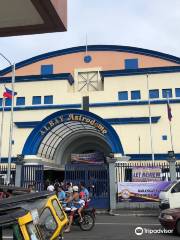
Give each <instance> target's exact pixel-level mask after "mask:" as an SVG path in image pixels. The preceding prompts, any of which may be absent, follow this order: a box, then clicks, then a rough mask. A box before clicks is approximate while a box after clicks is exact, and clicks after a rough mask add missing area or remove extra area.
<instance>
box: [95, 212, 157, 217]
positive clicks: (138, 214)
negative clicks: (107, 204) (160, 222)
mask: <svg viewBox="0 0 180 240" xmlns="http://www.w3.org/2000/svg"><path fill="white" fill-rule="evenodd" d="M96 214H97V215H109V216H122V217H126V216H136V217H158V216H159V214H157V213H127V214H126V213H115V212H112V211H98V210H97V211H96Z"/></svg>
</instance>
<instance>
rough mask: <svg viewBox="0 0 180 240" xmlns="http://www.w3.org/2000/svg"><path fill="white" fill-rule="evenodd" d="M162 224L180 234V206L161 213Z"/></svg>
mask: <svg viewBox="0 0 180 240" xmlns="http://www.w3.org/2000/svg"><path fill="white" fill-rule="evenodd" d="M159 221H160V223H161V225H162V226H163V227H164V228H166V229H171V230H173V231H174V232H175V233H177V234H178V235H180V208H173V209H171V208H169V209H166V210H163V211H162V212H161V213H160V215H159Z"/></svg>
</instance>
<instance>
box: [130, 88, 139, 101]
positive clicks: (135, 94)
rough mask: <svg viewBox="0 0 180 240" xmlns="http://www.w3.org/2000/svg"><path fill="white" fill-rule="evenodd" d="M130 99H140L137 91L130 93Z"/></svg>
mask: <svg viewBox="0 0 180 240" xmlns="http://www.w3.org/2000/svg"><path fill="white" fill-rule="evenodd" d="M131 99H132V100H135V99H141V93H140V91H139V90H136V91H131Z"/></svg>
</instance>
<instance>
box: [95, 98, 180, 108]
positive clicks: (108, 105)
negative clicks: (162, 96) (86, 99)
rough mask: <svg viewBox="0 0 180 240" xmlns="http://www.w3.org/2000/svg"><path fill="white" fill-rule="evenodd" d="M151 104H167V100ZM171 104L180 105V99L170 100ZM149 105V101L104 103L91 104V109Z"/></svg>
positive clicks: (155, 101) (154, 101)
mask: <svg viewBox="0 0 180 240" xmlns="http://www.w3.org/2000/svg"><path fill="white" fill-rule="evenodd" d="M150 102H151V104H167V100H150ZM169 102H170V103H171V104H173V103H180V99H169ZM136 105H139V106H141V105H148V101H144V100H139V101H135V100H132V101H124V102H123V101H122V102H104V103H91V104H90V107H116V106H136Z"/></svg>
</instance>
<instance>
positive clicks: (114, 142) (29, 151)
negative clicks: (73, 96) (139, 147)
mask: <svg viewBox="0 0 180 240" xmlns="http://www.w3.org/2000/svg"><path fill="white" fill-rule="evenodd" d="M69 114H80V115H84V116H87V117H88V118H91V119H92V120H96V121H97V122H99V123H100V124H102V125H103V126H104V127H105V128H106V129H107V133H106V134H105V135H104V138H105V140H106V141H107V143H108V145H109V146H110V147H111V150H112V152H114V153H122V154H123V153H124V152H123V148H122V145H121V142H120V139H119V136H118V134H117V133H116V131H115V130H114V128H113V127H112V126H111V125H110V124H109V123H108V122H107V121H105V120H103V119H102V118H101V117H99V116H97V115H95V114H94V113H91V112H87V111H84V110H78V109H70V110H62V111H58V112H55V113H53V114H51V115H49V116H48V117H46V118H45V119H44V120H42V121H41V122H40V123H39V124H38V125H37V126H36V127H35V128H34V129H33V131H32V132H31V133H30V135H29V137H28V138H27V140H26V142H25V144H24V147H23V151H22V154H23V155H36V154H37V152H38V149H39V146H40V144H41V142H42V140H43V139H44V137H45V136H46V134H48V131H47V133H46V134H45V135H44V136H42V135H41V133H40V130H41V129H42V128H43V127H44V126H46V125H47V124H48V123H49V121H51V120H53V119H55V118H57V117H58V118H59V117H61V116H62V117H64V118H66V117H67V116H68V115H69Z"/></svg>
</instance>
